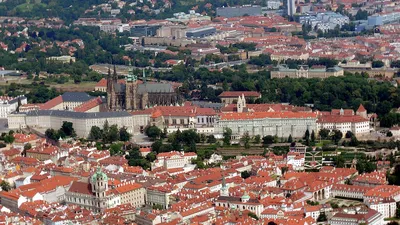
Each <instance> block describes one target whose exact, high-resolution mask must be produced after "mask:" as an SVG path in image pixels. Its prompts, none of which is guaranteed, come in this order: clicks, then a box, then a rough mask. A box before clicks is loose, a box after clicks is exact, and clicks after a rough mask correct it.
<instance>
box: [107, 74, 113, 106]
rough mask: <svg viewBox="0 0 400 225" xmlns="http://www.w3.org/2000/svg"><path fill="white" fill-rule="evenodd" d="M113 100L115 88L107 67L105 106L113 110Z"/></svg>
mask: <svg viewBox="0 0 400 225" xmlns="http://www.w3.org/2000/svg"><path fill="white" fill-rule="evenodd" d="M114 100H115V88H114V82H113V77H112V76H111V69H110V67H108V75H107V108H108V110H114V104H115V103H114Z"/></svg>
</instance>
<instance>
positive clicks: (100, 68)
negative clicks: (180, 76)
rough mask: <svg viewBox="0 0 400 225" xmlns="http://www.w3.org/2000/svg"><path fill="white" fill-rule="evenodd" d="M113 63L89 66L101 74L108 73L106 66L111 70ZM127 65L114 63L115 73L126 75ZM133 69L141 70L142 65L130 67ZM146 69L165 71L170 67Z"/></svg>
mask: <svg viewBox="0 0 400 225" xmlns="http://www.w3.org/2000/svg"><path fill="white" fill-rule="evenodd" d="M113 67H114V65H111V64H94V65H91V66H90V68H91V69H92V70H94V71H96V72H98V73H101V74H107V73H108V68H110V69H111V72H112V70H113ZM128 68H129V67H128V66H123V65H115V69H116V70H117V73H118V74H120V75H128ZM132 68H133V69H139V70H142V69H143V68H142V67H135V66H133V67H132ZM146 69H151V70H152V71H160V72H166V71H170V70H171V68H155V67H146Z"/></svg>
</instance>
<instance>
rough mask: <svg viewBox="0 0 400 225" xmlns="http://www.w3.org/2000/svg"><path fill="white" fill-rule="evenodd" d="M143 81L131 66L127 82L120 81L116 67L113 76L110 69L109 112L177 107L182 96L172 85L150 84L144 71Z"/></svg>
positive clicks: (108, 86) (108, 78)
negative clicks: (157, 106)
mask: <svg viewBox="0 0 400 225" xmlns="http://www.w3.org/2000/svg"><path fill="white" fill-rule="evenodd" d="M142 79H143V83H142V82H140V81H139V80H138V77H137V75H135V74H134V71H133V68H132V67H131V66H130V65H129V71H128V76H127V77H126V79H125V82H119V81H118V75H117V72H116V69H115V66H114V73H113V74H112V75H111V70H110V69H109V70H108V76H107V108H108V110H109V111H122V110H128V111H131V110H141V109H146V108H149V107H153V106H156V105H161V106H169V105H175V104H177V103H178V102H179V100H180V96H179V94H178V92H176V91H175V90H174V88H173V86H172V85H171V84H170V83H153V82H151V83H150V82H149V83H148V82H147V81H146V74H145V71H144V70H143V77H142Z"/></svg>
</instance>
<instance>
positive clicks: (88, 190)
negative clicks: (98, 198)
mask: <svg viewBox="0 0 400 225" xmlns="http://www.w3.org/2000/svg"><path fill="white" fill-rule="evenodd" d="M68 192H74V193H79V194H84V195H93V193H92V186H91V185H90V184H88V183H85V182H80V181H75V182H73V183H72V185H71V187H70V188H69V190H68Z"/></svg>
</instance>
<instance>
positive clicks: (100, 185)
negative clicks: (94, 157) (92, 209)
mask: <svg viewBox="0 0 400 225" xmlns="http://www.w3.org/2000/svg"><path fill="white" fill-rule="evenodd" d="M90 185H91V186H92V192H93V194H94V196H95V199H96V200H95V204H96V207H97V208H98V209H99V211H102V210H103V209H105V208H106V207H107V198H106V197H107V191H108V177H107V175H106V174H105V173H103V172H102V171H101V168H100V167H98V168H97V169H96V172H95V173H94V174H93V175H92V177H91V178H90Z"/></svg>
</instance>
